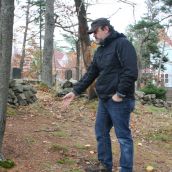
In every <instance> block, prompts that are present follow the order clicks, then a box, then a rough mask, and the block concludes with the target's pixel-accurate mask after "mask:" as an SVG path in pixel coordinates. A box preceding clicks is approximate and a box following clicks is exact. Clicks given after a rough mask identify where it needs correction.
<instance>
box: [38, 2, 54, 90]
mask: <svg viewBox="0 0 172 172" xmlns="http://www.w3.org/2000/svg"><path fill="white" fill-rule="evenodd" d="M54 25H55V21H54V0H46V12H45V37H44V49H43V64H42V73H41V80H42V82H43V83H45V84H47V85H48V86H49V87H51V86H52V57H53V34H54Z"/></svg>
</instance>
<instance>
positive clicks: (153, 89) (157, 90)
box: [141, 83, 167, 100]
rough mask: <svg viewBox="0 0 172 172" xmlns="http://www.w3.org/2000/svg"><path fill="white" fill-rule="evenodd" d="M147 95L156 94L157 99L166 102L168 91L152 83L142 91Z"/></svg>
mask: <svg viewBox="0 0 172 172" xmlns="http://www.w3.org/2000/svg"><path fill="white" fill-rule="evenodd" d="M141 91H143V92H144V93H145V94H155V95H156V98H158V99H163V100H165V98H166V97H165V94H166V92H167V91H166V89H165V88H163V87H157V86H155V85H153V84H151V83H149V84H148V85H146V86H145V87H143V88H142V89H141Z"/></svg>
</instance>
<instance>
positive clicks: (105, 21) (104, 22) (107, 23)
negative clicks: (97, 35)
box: [87, 18, 110, 34]
mask: <svg viewBox="0 0 172 172" xmlns="http://www.w3.org/2000/svg"><path fill="white" fill-rule="evenodd" d="M101 26H110V21H109V20H108V19H107V18H98V19H96V20H94V21H93V22H92V23H91V29H90V30H88V31H87V33H88V34H91V33H93V32H95V31H96V29H97V28H98V27H101Z"/></svg>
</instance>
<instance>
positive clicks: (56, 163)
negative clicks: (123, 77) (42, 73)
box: [0, 91, 172, 172]
mask: <svg viewBox="0 0 172 172" xmlns="http://www.w3.org/2000/svg"><path fill="white" fill-rule="evenodd" d="M37 97H38V101H37V102H36V103H34V104H32V105H29V106H25V107H19V108H16V109H13V108H11V107H8V117H7V123H6V132H5V137H4V144H3V152H4V154H5V157H6V158H7V159H11V160H13V161H14V162H15V164H16V165H15V167H14V168H12V169H10V170H6V169H3V168H0V172H1V171H2V172H5V171H9V172H82V171H83V168H84V166H86V165H87V164H89V163H90V162H93V161H95V160H96V156H97V152H96V141H95V136H94V122H95V115H96V106H97V100H94V101H90V102H89V101H88V100H87V99H85V98H84V97H81V98H78V99H76V100H75V101H74V102H73V103H72V105H71V106H70V107H69V108H68V109H65V110H64V109H61V108H60V107H61V100H60V99H59V98H55V97H54V96H53V94H51V93H47V92H43V91H38V93H37ZM131 129H132V132H133V137H134V142H135V164H134V171H135V172H144V171H146V168H147V166H152V167H153V168H154V171H155V172H170V170H172V111H171V109H168V110H167V109H164V108H155V107H153V106H142V105H140V104H139V103H137V105H136V110H135V111H134V113H132V119H131ZM111 135H112V144H113V157H114V171H115V172H117V171H118V170H117V169H118V166H119V145H118V142H117V140H116V137H115V135H114V131H113V130H112V132H111Z"/></svg>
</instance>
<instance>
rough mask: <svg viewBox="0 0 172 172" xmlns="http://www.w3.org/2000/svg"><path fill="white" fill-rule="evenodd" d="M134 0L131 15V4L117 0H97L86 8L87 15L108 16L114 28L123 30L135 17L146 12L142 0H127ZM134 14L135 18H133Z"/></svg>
mask: <svg viewBox="0 0 172 172" xmlns="http://www.w3.org/2000/svg"><path fill="white" fill-rule="evenodd" d="M129 1H130V2H134V3H135V4H136V5H135V8H134V12H135V15H133V7H132V6H131V5H128V4H125V3H122V2H120V3H119V2H118V3H117V0H98V3H97V4H96V5H94V6H90V7H89V8H88V13H89V15H88V17H89V18H91V19H96V18H99V17H106V18H109V17H110V16H111V17H110V18H109V19H110V21H111V24H112V25H113V26H114V28H115V30H117V31H119V32H125V30H126V28H127V26H128V25H129V24H133V23H134V21H135V19H136V21H138V20H139V19H140V17H141V16H143V14H144V13H145V12H146V10H145V9H146V7H145V3H144V0H129ZM134 16H135V19H134Z"/></svg>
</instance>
